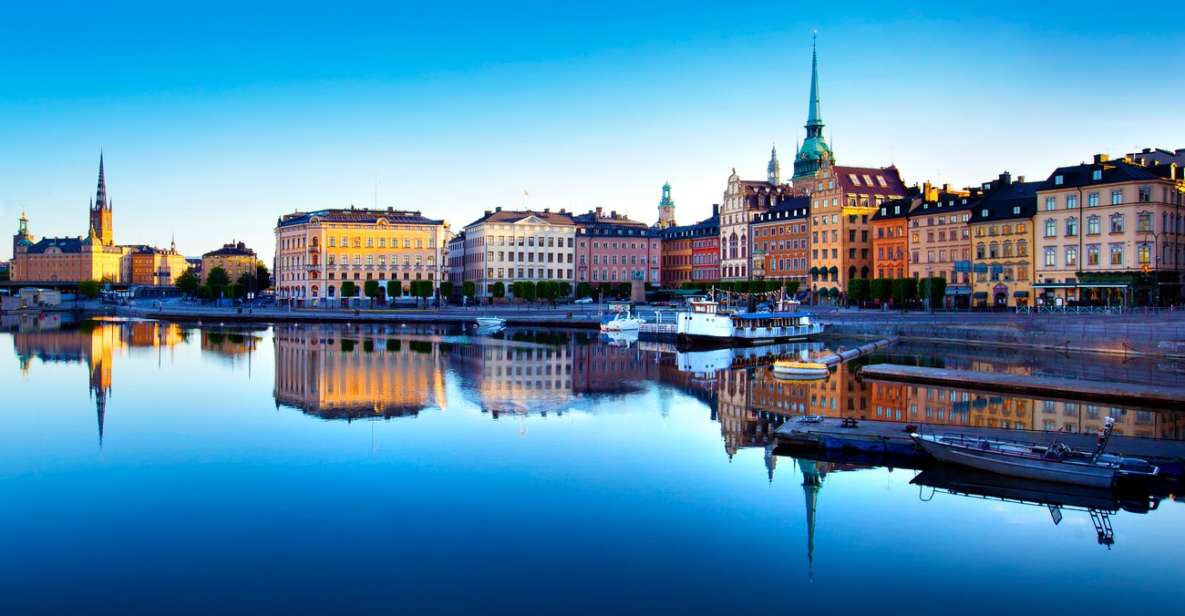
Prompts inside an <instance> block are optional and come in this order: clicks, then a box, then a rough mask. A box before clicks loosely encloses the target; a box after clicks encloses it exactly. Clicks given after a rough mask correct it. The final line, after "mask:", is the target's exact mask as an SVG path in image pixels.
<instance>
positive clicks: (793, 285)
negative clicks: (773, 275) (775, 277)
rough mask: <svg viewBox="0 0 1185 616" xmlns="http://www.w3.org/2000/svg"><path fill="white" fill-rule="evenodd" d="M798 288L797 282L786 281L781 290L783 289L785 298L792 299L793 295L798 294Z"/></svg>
mask: <svg viewBox="0 0 1185 616" xmlns="http://www.w3.org/2000/svg"><path fill="white" fill-rule="evenodd" d="M798 287H799V282H798V281H797V280H788V281H786V284H785V286H783V287H782V288H783V289H785V291H784V292H785V293H786V295H787V296H789V297H794V296H795V295H797V294H798Z"/></svg>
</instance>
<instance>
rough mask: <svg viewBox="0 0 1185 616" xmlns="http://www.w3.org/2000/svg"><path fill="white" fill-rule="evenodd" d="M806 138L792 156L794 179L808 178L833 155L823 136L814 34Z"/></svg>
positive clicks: (816, 46) (816, 48)
mask: <svg viewBox="0 0 1185 616" xmlns="http://www.w3.org/2000/svg"><path fill="white" fill-rule="evenodd" d="M805 128H806V139H805V140H803V142H802V146H801V147H799V148H798V154H797V155H796V156H795V157H794V179H795V180H800V179H804V178H810V179H812V180H813V178H814V177H815V174H816V173H817V172H818V171H819V168H820V167H822V166H823V165H824V164H825V163H834V162H835V156H834V154H832V152H831V147H830V146H828V145H827V140H826V139H824V138H823V112H822V111H820V105H819V52H818V44H817V41H816V39H815V37H814V36H812V37H811V94H810V101H809V103H808V105H807V112H806V127H805Z"/></svg>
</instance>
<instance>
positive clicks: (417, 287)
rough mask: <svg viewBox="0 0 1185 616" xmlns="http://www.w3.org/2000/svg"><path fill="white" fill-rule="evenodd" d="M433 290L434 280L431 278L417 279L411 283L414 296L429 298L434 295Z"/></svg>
mask: <svg viewBox="0 0 1185 616" xmlns="http://www.w3.org/2000/svg"><path fill="white" fill-rule="evenodd" d="M433 291H434V289H433V287H432V282H431V281H429V280H416V281H414V282H412V283H411V294H412V297H415V298H417V299H423V300H427V299H428V298H430V297H432V292H433Z"/></svg>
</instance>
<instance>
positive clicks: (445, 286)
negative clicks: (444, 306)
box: [440, 280, 453, 303]
mask: <svg viewBox="0 0 1185 616" xmlns="http://www.w3.org/2000/svg"><path fill="white" fill-rule="evenodd" d="M452 296H453V283H451V282H449V281H447V280H442V281H440V299H441V301H443V302H446V303H447V302H448V299H449V298H450V297H452Z"/></svg>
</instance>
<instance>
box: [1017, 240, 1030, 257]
mask: <svg viewBox="0 0 1185 616" xmlns="http://www.w3.org/2000/svg"><path fill="white" fill-rule="evenodd" d="M1016 256H1018V257H1027V256H1029V243H1028V242H1026V241H1025V240H1016Z"/></svg>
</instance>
